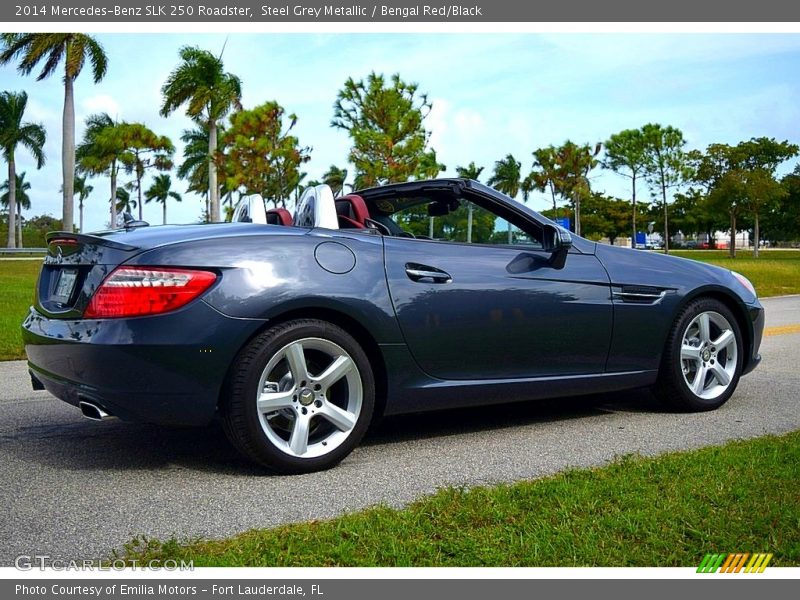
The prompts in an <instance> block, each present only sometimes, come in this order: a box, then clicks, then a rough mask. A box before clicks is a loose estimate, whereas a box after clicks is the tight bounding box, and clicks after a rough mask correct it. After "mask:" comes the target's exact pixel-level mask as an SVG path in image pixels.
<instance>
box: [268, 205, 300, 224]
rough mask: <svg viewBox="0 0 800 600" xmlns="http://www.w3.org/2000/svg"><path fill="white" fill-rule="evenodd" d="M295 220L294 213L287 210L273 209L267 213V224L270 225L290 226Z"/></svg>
mask: <svg viewBox="0 0 800 600" xmlns="http://www.w3.org/2000/svg"><path fill="white" fill-rule="evenodd" d="M293 221H294V219H293V218H292V213H290V212H289V211H288V210H286V209H285V208H271V209H269V210H268V211H267V223H269V224H270V225H285V226H287V227H288V226H290V225H291V224H292V222H293Z"/></svg>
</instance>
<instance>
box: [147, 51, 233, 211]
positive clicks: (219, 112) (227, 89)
mask: <svg viewBox="0 0 800 600" xmlns="http://www.w3.org/2000/svg"><path fill="white" fill-rule="evenodd" d="M180 57H181V61H182V62H181V64H179V65H178V66H177V67H176V68H175V70H174V71H172V73H170V75H169V77H168V78H167V81H166V82H165V83H164V85H163V86H162V87H161V94H162V96H163V98H164V102H163V104H162V106H161V115H162V116H164V117H167V116H169V115H170V114H172V113H173V112H175V111H176V110H177V109H178V108H179V107H180V106H182V105H184V104H186V105H187V107H186V114H187V115H188V116H189V117H190V118H192V119H194V120H195V121H196V122H198V123H200V124H203V125H205V126H206V127H207V128H208V192H209V208H210V220H211V221H212V222H218V221H219V220H220V211H219V188H218V185H217V167H216V163H215V162H214V154H215V153H216V150H217V134H218V131H217V124H218V122H219V121H220V119H222V118H224V117H225V115H227V114H228V113H229V112H230V110H231V109H232V108H237V109H238V108H241V99H242V83H241V81H240V80H239V78H238V77H236V76H235V75H233V74H231V73H226V72H225V71H224V70H223V64H222V57H221V56H220V57H216V56H214V55H213V54H211V53H210V52H208V51H207V50H201V49H200V48H196V47H191V46H184V47H183V48H181V50H180Z"/></svg>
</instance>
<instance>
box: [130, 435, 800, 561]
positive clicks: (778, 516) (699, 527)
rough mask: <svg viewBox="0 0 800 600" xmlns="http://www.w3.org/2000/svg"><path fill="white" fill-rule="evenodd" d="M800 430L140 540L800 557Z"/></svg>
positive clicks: (318, 553)
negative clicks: (322, 516) (182, 537)
mask: <svg viewBox="0 0 800 600" xmlns="http://www.w3.org/2000/svg"><path fill="white" fill-rule="evenodd" d="M798 464H800V432H794V433H790V434H788V435H784V436H782V437H775V436H768V437H764V438H759V439H755V440H750V441H737V442H732V443H729V444H726V445H724V446H720V447H712V448H705V449H702V450H697V451H692V452H685V453H676V454H669V455H664V456H661V457H658V458H641V457H624V458H621V459H620V460H618V461H617V462H615V463H613V464H611V465H609V466H606V467H603V468H597V469H586V470H573V471H569V472H566V473H561V474H558V475H555V476H552V477H549V478H546V479H540V480H536V481H528V482H520V483H516V484H513V485H500V486H497V487H481V488H475V489H471V490H464V489H443V490H441V491H439V492H438V493H436V494H434V495H433V496H430V497H428V498H425V499H423V500H420V501H417V502H415V503H413V504H411V505H409V506H408V507H406V508H403V509H391V508H387V507H377V508H372V509H369V510H365V511H362V512H358V513H354V514H350V515H346V516H343V517H340V518H337V519H334V520H331V521H324V522H311V523H301V524H297V525H289V526H284V527H279V528H276V529H267V530H254V531H249V532H247V533H243V534H241V535H238V536H235V537H233V538H230V539H225V540H213V541H212V540H198V541H190V542H188V543H181V542H179V541H176V540H171V541H167V542H165V543H161V542H158V541H154V540H143V539H141V538H140V539H136V540H134V541H133V542H131V543H130V544H128V545H127V546H126V550H125V553H124V555H123V556H124V557H125V558H127V559H128V560H149V559H161V560H162V561H163V560H166V559H177V560H181V559H183V560H186V561H188V560H193V561H194V564H195V566H304V567H308V566H607V567H611V566H684V567H696V566H697V565H698V564H699V563H700V561H701V560H702V558H703V556H704V555H705V554H706V553H709V552H721V553H728V552H750V553H753V552H772V553H774V554H775V556H774V558H773V561H772V563H771V564H773V565H775V566H798V565H800V495H798V494H797V465H798Z"/></svg>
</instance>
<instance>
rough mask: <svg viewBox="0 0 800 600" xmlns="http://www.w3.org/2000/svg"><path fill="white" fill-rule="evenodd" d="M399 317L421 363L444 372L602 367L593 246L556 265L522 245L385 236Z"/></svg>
mask: <svg viewBox="0 0 800 600" xmlns="http://www.w3.org/2000/svg"><path fill="white" fill-rule="evenodd" d="M384 253H385V264H386V276H387V280H388V285H389V290H390V293H391V297H392V302H393V303H394V308H395V311H396V315H397V319H398V321H399V324H400V327H401V329H402V332H403V335H404V337H405V340H406V343H407V344H408V347H409V349H410V351H411V353H412V355H413V356H414V359H415V360H416V361H417V363H418V364H419V366H420V367H421V368H422V369H423V370H424V371H425V372H427V373H428V374H429V375H431V376H433V377H437V378H441V379H447V380H466V379H505V378H521V377H546V376H569V375H581V374H588V373H601V372H603V371H604V369H605V362H606V358H607V355H608V349H609V344H610V340H611V330H612V305H611V293H610V287H609V280H608V275H607V274H606V272H605V269H604V268H603V266H602V265H601V264H600V262H599V261H598V260H597V258H596V257H595V256H594V255H593V254H582V253H580V252H578V251H575V250H573V251H570V254H569V255H568V257H567V260H566V263H565V265H564V267H563V268H561V269H556V268H554V267H553V266H552V265H551V264H550V261H549V259H550V254H549V253H547V252H544V251H543V250H540V249H536V248H530V247H526V246H524V245H520V246H517V245H514V244H510V245H509V244H503V245H496V244H495V245H492V244H473V243H458V242H449V241H435V240H427V239H412V238H406V237H386V238H385V239H384Z"/></svg>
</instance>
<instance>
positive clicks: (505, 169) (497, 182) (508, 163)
mask: <svg viewBox="0 0 800 600" xmlns="http://www.w3.org/2000/svg"><path fill="white" fill-rule="evenodd" d="M521 170H522V163H521V162H519V161H518V160H517V159H516V158H514V155H513V154H506V157H505V158H504V159H503V160H498V161H495V163H494V173H493V174H492V176H491V178H490V179H489V181H488V183H489V185H491V186H493V187H494V188H495V189H496V190H497V191H498V192H502V193H504V194H505V195H507V196H508V197H510V198H516V196H517V194H519V191H520V188H521V187H522V181H520V179H521V175H522V173H521ZM511 242H512V235H511V222H510V221H509V223H508V243H509V244H510V243H511Z"/></svg>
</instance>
